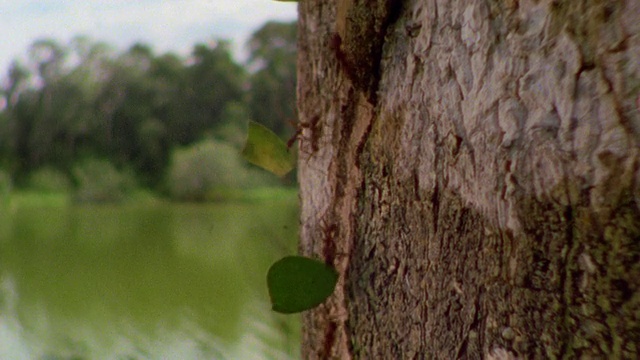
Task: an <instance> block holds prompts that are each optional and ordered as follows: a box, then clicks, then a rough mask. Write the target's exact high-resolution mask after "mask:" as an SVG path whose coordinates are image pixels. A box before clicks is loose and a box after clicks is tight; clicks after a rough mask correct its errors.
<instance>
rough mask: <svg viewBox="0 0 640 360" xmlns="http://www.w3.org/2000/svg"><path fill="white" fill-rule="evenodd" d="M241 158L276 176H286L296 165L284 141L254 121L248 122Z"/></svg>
mask: <svg viewBox="0 0 640 360" xmlns="http://www.w3.org/2000/svg"><path fill="white" fill-rule="evenodd" d="M242 156H243V157H244V158H245V159H246V160H247V161H249V162H250V163H252V164H255V165H258V166H260V167H261V168H263V169H265V170H268V171H270V172H272V173H274V174H276V175H278V176H284V175H286V174H287V173H289V171H291V170H292V169H293V168H294V166H295V164H296V160H295V157H294V156H293V154H292V153H290V152H289V149H288V148H287V145H286V144H285V143H284V141H282V139H280V138H279V137H278V135H276V134H274V133H273V132H272V131H271V130H269V129H267V128H266V127H264V126H263V125H261V124H258V123H257V122H254V121H250V122H249V131H248V136H247V142H246V144H245V146H244V149H243V150H242Z"/></svg>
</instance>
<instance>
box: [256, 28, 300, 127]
mask: <svg viewBox="0 0 640 360" xmlns="http://www.w3.org/2000/svg"><path fill="white" fill-rule="evenodd" d="M296 34H297V30H296V23H295V22H290V23H282V22H274V21H271V22H268V23H266V24H265V25H264V26H262V27H261V28H260V29H258V30H257V31H256V32H255V33H253V35H252V36H251V38H250V40H249V42H248V48H249V52H250V55H249V61H248V63H249V65H250V67H253V68H255V69H256V70H255V72H254V73H253V74H252V75H251V77H250V89H249V100H248V103H249V109H250V115H251V117H252V119H253V120H255V121H257V122H260V123H262V124H264V125H265V126H267V127H269V128H270V129H271V130H273V131H274V132H276V133H278V134H280V135H281V136H289V135H290V134H291V132H292V129H293V128H292V126H291V125H290V122H295V121H296V119H297V113H296Z"/></svg>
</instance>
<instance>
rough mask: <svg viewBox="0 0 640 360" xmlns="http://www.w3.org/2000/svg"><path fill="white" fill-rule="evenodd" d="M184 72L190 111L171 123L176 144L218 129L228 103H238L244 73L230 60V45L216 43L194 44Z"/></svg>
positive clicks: (224, 42)
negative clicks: (185, 72) (188, 63)
mask: <svg viewBox="0 0 640 360" xmlns="http://www.w3.org/2000/svg"><path fill="white" fill-rule="evenodd" d="M190 62H192V64H191V65H190V66H189V67H188V68H187V84H186V88H185V91H184V95H185V96H186V102H187V103H188V104H189V108H188V109H185V115H188V116H183V117H181V118H179V120H180V121H179V122H178V121H172V122H171V123H170V129H171V136H173V137H174V139H173V140H174V141H175V142H177V143H179V144H188V143H191V142H193V141H195V140H198V138H200V137H201V134H202V133H203V132H205V131H207V130H211V129H213V128H214V127H216V126H217V125H219V124H220V123H221V122H222V121H223V120H224V119H222V115H223V113H224V109H225V106H226V104H227V103H229V102H235V101H241V100H242V98H243V95H244V91H243V88H242V87H243V84H244V81H245V78H246V75H245V70H244V68H243V67H242V66H240V65H239V64H237V63H236V62H235V61H234V60H233V58H232V56H231V45H230V44H229V42H227V41H218V42H215V43H214V44H211V45H205V44H197V45H196V46H195V47H194V48H193V52H192V55H191V59H190Z"/></svg>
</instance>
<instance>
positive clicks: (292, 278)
mask: <svg viewBox="0 0 640 360" xmlns="http://www.w3.org/2000/svg"><path fill="white" fill-rule="evenodd" d="M337 281H338V273H337V272H336V270H335V269H334V268H332V267H331V266H328V265H326V264H325V263H323V262H320V261H318V260H314V259H310V258H307V257H303V256H287V257H284V258H282V259H280V260H278V261H276V262H275V263H274V264H273V265H271V268H269V272H268V273H267V286H268V287H269V296H270V297H271V304H272V309H273V310H274V311H277V312H279V313H283V314H292V313H297V312H301V311H305V310H309V309H311V308H314V307H316V306H318V305H320V304H321V303H322V302H324V301H325V300H326V299H327V298H328V297H329V295H331V294H332V293H333V290H334V289H335V287H336V282H337Z"/></svg>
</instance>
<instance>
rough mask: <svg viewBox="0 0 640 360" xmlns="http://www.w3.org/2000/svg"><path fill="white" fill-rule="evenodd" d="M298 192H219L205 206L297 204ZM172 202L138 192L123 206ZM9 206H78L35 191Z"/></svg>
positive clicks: (13, 197) (65, 196)
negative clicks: (224, 203) (289, 202)
mask: <svg viewBox="0 0 640 360" xmlns="http://www.w3.org/2000/svg"><path fill="white" fill-rule="evenodd" d="M297 196H298V190H297V189H296V188H289V187H259V188H252V189H216V190H213V191H210V192H209V193H208V194H207V197H206V199H205V201H203V202H205V203H206V202H237V201H241V202H255V203H259V202H273V201H287V202H288V201H292V202H293V201H297V199H298V197H297ZM169 201H172V200H170V199H166V198H163V197H161V196H158V195H156V194H154V193H152V192H150V191H145V190H139V191H135V192H133V193H131V194H130V195H129V196H128V197H126V198H125V199H124V201H122V202H120V203H122V204H129V205H131V204H147V205H148V204H157V203H162V202H169ZM6 203H7V204H8V205H9V206H10V207H12V208H16V207H64V206H69V205H71V204H74V203H76V202H75V201H74V196H73V194H70V193H65V192H42V191H34V190H14V191H12V192H11V193H10V194H9V195H8V199H7V201H6Z"/></svg>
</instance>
